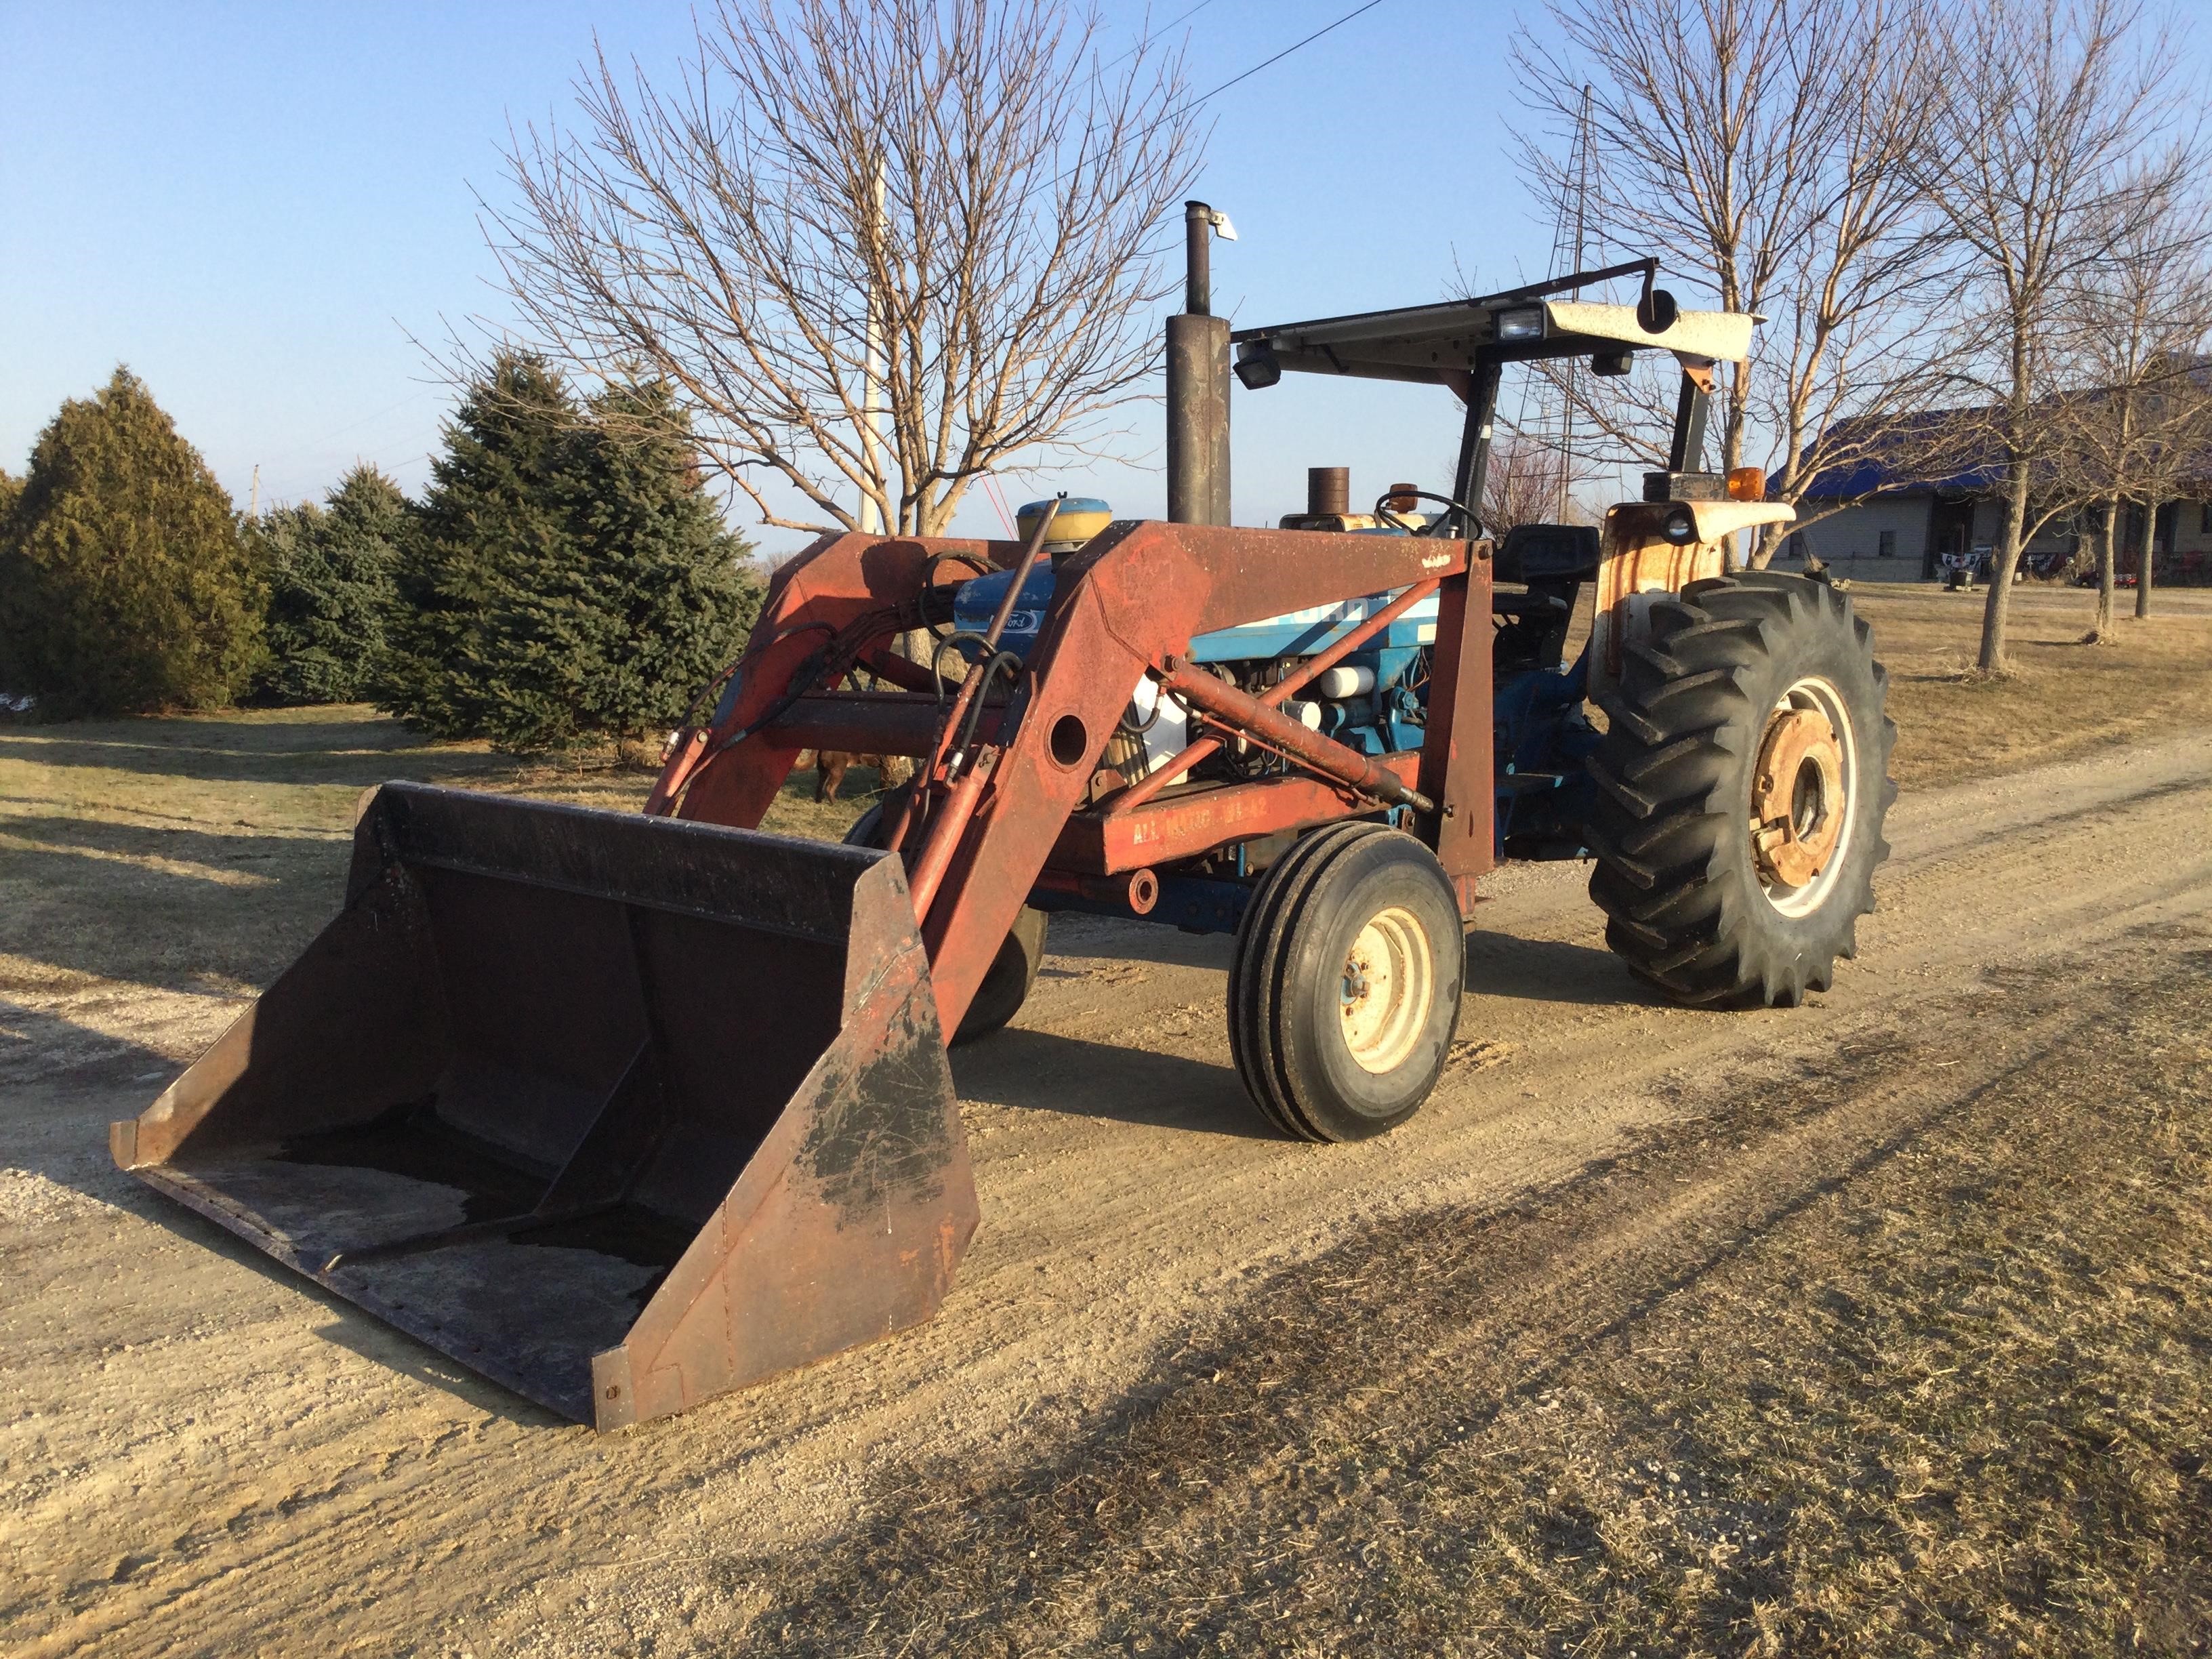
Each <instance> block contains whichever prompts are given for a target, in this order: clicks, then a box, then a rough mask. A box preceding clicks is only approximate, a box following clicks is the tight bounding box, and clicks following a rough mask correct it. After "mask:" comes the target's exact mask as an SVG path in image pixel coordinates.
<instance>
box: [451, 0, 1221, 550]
mask: <svg viewBox="0 0 2212 1659" xmlns="http://www.w3.org/2000/svg"><path fill="white" fill-rule="evenodd" d="M696 42H697V57H696V60H695V61H693V62H690V63H689V64H686V65H685V66H684V69H683V70H682V73H681V76H680V77H679V79H678V82H677V83H676V84H675V85H673V86H672V87H669V88H656V87H655V86H654V85H653V83H652V82H651V81H650V80H648V78H647V76H646V74H645V72H644V71H643V70H639V69H635V68H633V69H632V70H630V72H629V74H628V75H627V76H618V75H617V71H616V70H615V69H614V67H613V66H612V65H611V64H609V63H608V61H607V59H606V58H605V54H604V53H601V54H600V55H599V56H598V57H597V58H596V59H595V60H594V61H593V62H592V63H591V64H587V65H586V69H585V71H584V74H583V76H582V77H581V78H580V81H579V82H578V86H577V102H578V107H579V110H580V114H581V117H582V121H581V130H580V131H575V132H572V131H563V130H559V129H550V128H549V129H547V130H544V131H540V130H538V129H537V128H534V127H533V128H531V129H528V130H527V131H526V132H524V133H522V134H519V135H517V137H516V138H515V140H514V142H513V147H512V149H511V151H510V155H509V164H510V173H511V176H512V179H513V185H514V188H515V193H516V200H515V204H514V205H513V207H512V208H509V209H505V210H492V209H489V208H488V209H487V210H486V211H487V216H488V221H489V223H488V234H489V235H490V237H491V239H492V240H493V244H494V246H495V251H496V252H497V255H498V257H499V259H500V263H501V270H502V271H503V272H504V274H505V281H506V287H507V290H508V292H509V293H510V294H511V295H512V296H513V300H514V301H515V305H516V307H517V310H518V312H519V313H520V318H521V319H522V326H523V328H524V330H525V331H526V332H527V333H528V334H530V335H532V337H534V340H535V342H536V343H537V344H538V346H539V347H540V348H541V349H544V350H545V351H547V352H548V353H549V354H550V355H551V356H555V357H556V358H558V359H560V360H562V361H563V362H568V363H569V364H571V365H573V366H574V367H576V368H580V369H581V370H583V371H584V372H586V373H587V374H608V373H611V372H614V371H616V370H617V369H623V370H628V371H629V372H633V373H635V372H636V371H637V369H638V368H641V367H642V368H644V369H645V370H646V371H647V372H649V373H651V374H655V375H658V376H659V377H662V378H665V380H668V381H670V382H671V384H673V385H674V386H678V387H679V388H680V389H681V391H682V392H683V394H684V398H685V399H686V401H687V402H688V403H689V404H690V406H691V408H692V410H693V411H694V416H695V420H696V424H697V428H698V431H699V434H700V437H701V439H702V441H703V443H704V444H705V446H706V447H707V449H708V453H709V454H710V455H711V456H712V457H713V459H714V460H715V462H716V463H717V464H718V465H720V467H721V468H722V469H723V470H724V471H726V473H727V475H728V476H729V477H731V478H732V480H733V481H734V482H735V483H736V484H737V485H738V488H740V489H743V490H744V492H745V493H746V494H747V495H750V498H751V500H752V501H753V503H754V505H755V506H756V507H757V509H758V511H759V513H760V518H761V521H762V522H763V523H765V524H771V525H780V526H787V527H789V528H793V529H805V530H817V531H818V530H825V529H832V528H841V527H842V528H847V529H851V528H857V527H861V526H862V524H863V521H864V519H866V517H868V516H869V509H872V512H873V513H874V514H875V515H879V516H878V522H880V523H881V524H883V525H884V526H889V527H893V528H896V530H898V531H900V532H905V533H910V534H923V535H929V534H935V533H938V532H940V531H941V530H942V529H943V528H944V526H945V524H946V523H947V521H948V520H950V519H951V516H952V513H953V511H954V509H955V508H956V507H957V506H958V504H959V501H960V499H961V496H962V495H963V492H964V491H965V490H966V489H968V487H969V485H970V484H971V483H973V482H974V481H975V479H976V478H977V477H980V476H981V475H982V474H984V473H986V472H988V471H992V470H993V469H994V468H998V467H1001V466H1004V465H1006V464H1007V462H1008V460H1009V459H1010V458H1012V457H1013V456H1014V455H1016V454H1017V453H1019V452H1021V451H1024V450H1029V449H1034V448H1036V447H1040V446H1054V447H1060V448H1061V449H1063V450H1067V449H1074V450H1083V449H1085V448H1087V447H1096V446H1097V445H1100V444H1102V443H1103V442H1104V441H1106V440H1107V438H1108V437H1109V435H1110V434H1109V427H1108V426H1107V424H1106V423H1105V422H1104V420H1103V416H1106V414H1107V412H1108V411H1109V410H1112V409H1114V408H1115V406H1116V405H1118V404H1121V403H1124V402H1126V401H1127V400H1129V399H1130V398H1134V397H1137V396H1139V395H1142V392H1143V391H1144V390H1145V383H1146V381H1147V380H1149V378H1150V377H1151V375H1152V372H1153V369H1154V367H1155V365H1156V363H1157V361H1158V351H1157V345H1156V343H1155V341H1154V339H1153V337H1152V301H1154V300H1156V299H1157V298H1158V296H1159V295H1161V294H1162V293H1163V292H1164V288H1163V286H1162V283H1161V281H1160V261H1159V257H1158V256H1159V254H1160V253H1161V252H1162V251H1163V249H1164V246H1166V242H1167V239H1168V237H1169V235H1170V233H1174V232H1178V231H1179V230H1180V220H1179V218H1178V219H1176V220H1173V221H1170V216H1169V210H1170V208H1171V207H1172V206H1173V204H1175V203H1176V202H1177V201H1178V200H1179V199H1180V198H1181V197H1182V194H1183V193H1184V191H1185V189H1186V187H1187V185H1188V181H1189V179H1190V178H1191V177H1192V175H1193V173H1194V167H1195V161H1196V157H1197V155H1198V151H1199V148H1200V134H1199V132H1198V130H1197V129H1196V127H1195V126H1194V121H1193V118H1192V115H1191V113H1190V111H1189V108H1188V100H1186V98H1185V96H1184V94H1183V83H1182V58H1181V54H1180V52H1176V51H1163V50H1159V49H1157V48H1155V47H1154V46H1152V44H1151V43H1150V42H1146V43H1142V44H1140V45H1139V46H1137V47H1136V48H1135V49H1134V50H1133V51H1132V52H1128V53H1127V54H1125V55H1124V56H1123V58H1121V59H1117V60H1115V64H1105V65H1101V64H1099V63H1098V62H1097V56H1098V53H1097V46H1098V42H1099V25H1098V22H1097V19H1096V17H1095V16H1091V15H1084V16H1077V15H1073V14H1072V13H1071V12H1070V11H1069V9H1068V8H1067V7H1066V4H1064V3H1062V0H783V3H780V4H779V3H775V0H719V3H717V4H716V6H715V8H714V11H713V13H712V14H711V16H710V17H709V18H708V20H707V21H705V22H704V23H702V25H701V27H700V29H699V32H698V33H697V36H696ZM1117 65H1118V67H1117ZM885 422H887V424H888V431H885V430H884V423H885ZM779 481H780V483H781V484H783V485H786V486H788V487H789V488H790V489H794V490H796V491H797V492H798V494H799V495H800V496H802V497H803V498H804V499H805V502H806V503H807V504H808V509H807V510H806V511H805V513H804V514H803V515H801V516H791V515H788V514H787V513H785V512H779V511H778V509H777V507H776V506H775V502H774V501H773V500H772V499H771V487H772V486H773V485H774V484H775V483H778V482H779Z"/></svg>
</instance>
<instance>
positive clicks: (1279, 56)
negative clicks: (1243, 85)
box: [1170, 0, 1383, 109]
mask: <svg viewBox="0 0 2212 1659" xmlns="http://www.w3.org/2000/svg"><path fill="white" fill-rule="evenodd" d="M1382 3H1383V0H1367V3H1366V4H1365V5H1364V6H1355V7H1353V8H1352V9H1351V10H1350V11H1348V12H1346V13H1345V14H1344V15H1343V16H1341V17H1340V18H1338V19H1337V20H1336V21H1334V23H1328V24H1325V25H1323V26H1322V27H1320V28H1317V29H1316V30H1315V31H1314V32H1313V33H1311V34H1309V35H1308V36H1306V38H1305V39H1304V40H1300V41H1297V42H1295V43H1294V44H1292V45H1291V46H1285V47H1284V48H1283V49H1282V50H1281V51H1280V52H1277V53H1276V54H1275V55H1274V56H1273V58H1265V59H1262V60H1261V62H1259V63H1257V64H1253V65H1252V67H1251V68H1250V69H1248V70H1245V71H1244V72H1243V74H1242V75H1232V76H1230V77H1229V79H1227V80H1226V81H1224V82H1222V83H1221V84H1220V85H1219V86H1218V87H1216V88H1213V90H1212V91H1211V92H1206V93H1201V94H1199V95H1198V96H1197V97H1195V98H1194V99H1192V100H1190V102H1189V103H1188V104H1186V105H1184V106H1183V107H1184V108H1185V109H1196V108H1197V107H1198V106H1200V104H1202V103H1204V102H1206V100H1207V99H1209V98H1215V97H1218V96H1219V95H1220V94H1223V93H1225V92H1226V91H1228V90H1229V88H1231V87H1233V86H1235V85H1236V84H1237V82H1239V81H1249V80H1250V79H1251V78H1252V77H1253V76H1255V75H1257V74H1258V73H1259V72H1260V71H1261V70H1263V69H1266V68H1267V66H1268V65H1269V64H1279V63H1281V62H1282V61H1283V59H1285V58H1288V57H1289V56H1290V55H1291V53H1292V52H1297V50H1298V49H1299V48H1300V47H1303V46H1311V45H1313V43H1314V42H1315V41H1316V40H1320V39H1321V38H1322V35H1324V34H1327V33H1329V32H1330V31H1331V30H1334V29H1340V28H1342V27H1344V26H1345V25H1346V23H1349V22H1350V21H1352V19H1353V18H1355V17H1357V16H1358V15H1360V13H1362V12H1367V11H1373V10H1374V9H1375V8H1376V7H1377V6H1379V5H1381V4H1382ZM1170 27H1173V26H1172V25H1170Z"/></svg>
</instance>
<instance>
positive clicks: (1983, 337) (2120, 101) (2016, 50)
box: [1915, 0, 2197, 673]
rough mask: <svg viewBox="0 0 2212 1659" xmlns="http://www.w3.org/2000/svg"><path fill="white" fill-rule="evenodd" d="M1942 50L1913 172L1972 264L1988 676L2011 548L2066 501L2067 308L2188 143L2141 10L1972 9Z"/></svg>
mask: <svg viewBox="0 0 2212 1659" xmlns="http://www.w3.org/2000/svg"><path fill="white" fill-rule="evenodd" d="M1942 52H1943V57H1944V59H1945V61H1946V62H1947V64H1948V66H1949V73H1948V76H1946V77H1945V81H1944V87H1943V91H1942V96H1941V97H1940V98H1939V99H1937V100H1936V102H1935V109H1936V118H1935V119H1934V121H1933V122H1932V123H1931V124H1930V125H1929V131H1928V133H1927V135H1926V142H1925V143H1923V145H1922V146H1921V148H1920V150H1919V153H1918V155H1917V159H1916V163H1915V166H1916V171H1917V175H1918V176H1919V178H1920V179H1921V181H1922V184H1923V187H1924V188H1925V190H1926V191H1927V192H1928V195H1929V199H1930V201H1931V202H1932V203H1933V204H1935V206H1936V209H1937V210H1939V211H1940V212H1941V213H1942V216H1943V218H1944V221H1945V222H1946V224H1947V226H1948V228H1949V230H1950V232H1951V234H1953V235H1954V237H1955V238H1956V239H1957V240H1958V242H1959V244H1960V248H1961V251H1962V252H1963V253H1964V255H1965V256H1966V258H1967V260H1968V261H1969V264H1970V272H1971V282H1972V289H1971V294H1972V300H1973V304H1972V307H1971V308H1970V310H1969V311H1968V313H1967V325H1966V327H1965V328H1964V329H1963V330H1962V331H1961V332H1960V339H1961V341H1962V343H1964V344H1965V345H1966V347H1968V348H1969V349H1970V350H1971V352H1972V356H1974V358H1976V359H1977V360H1978V365H1979V368H1978V375H1977V378H1978V381H1979V383H1980V385H1981V386H1983V388H1984V393H1985V396H1986V399H1987V409H1986V421H1985V428H1986V430H1985V445H1984V447H1985V449H1986V452H1987V453H1988V455H1989V457H1990V460H1991V461H1992V463H1993V465H1994V466H1995V470H1996V473H1997V476H1998V477H1999V478H2000V480H2001V483H2002V490H2003V500H2004V530H2003V533H2002V539H2001V541H2000V543H1999V544H1998V547H1997V549H1996V560H1995V568H1994V570H1993V572H1992V578H1991V580H1990V588H1989V598H1988V601H1987V603H1986V605H1985V607H1984V611H1983V617H1982V638H1981V649H1980V653H1979V656H1978V662H1979V665H1980V667H1981V669H1982V671H1984V672H1986V673H1995V672H2000V671H2002V670H2003V668H2004V666H2005V628H2006V620H2007V617H2008V611H2009V606H2010V602H2011V596H2012V580H2013V573H2014V571H2015V569H2016V568H2018V566H2019V563H2020V556H2021V549H2022V548H2023V547H2024V546H2025V545H2026V544H2027V542H2028V540H2029V539H2030V538H2032V537H2033V534H2034V533H2035V532H2036V531H2037V529H2039V527H2040V525H2041V524H2042V523H2047V522H2049V521H2050V520H2051V519H2052V518H2054V517H2056V516H2057V515H2058V514H2059V513H2063V512H2067V511H2069V510H2071V509H2072V508H2073V507H2074V506H2075V505H2076V504H2077V503H2078V498H2076V497H2074V496H2072V495H2071V494H2070V492H2069V491H2068V490H2067V489H2063V488H2062V487H2057V486H2058V485H2059V483H2060V481H2061V480H2062V478H2063V476H2064V472H2065V460H2066V457H2065V454H2064V449H2065V446H2066V445H2067V443H2068V442H2069V441H2070V439H2071V436H2072V433H2071V430H2070V423H2069V422H2068V421H2066V420H2065V419H2063V418H2059V417H2058V416H2057V413H2056V410H2057V397H2058V394H2059V393H2060V392H2062V391H2063V390H2064V389H2065V385H2066V381H2067V379H2068V377H2069V373H2070V369H2071V362H2070V359H2071V356H2072V347H2073V346H2074V344H2075V342H2074V341H2073V340H2072V339H2071V338H2070V337H2069V334H2068V332H2067V331H2066V330H2065V329H2064V328H2063V320H2064V319H2063V311H2064V307H2065V305H2066V303H2067V301H2068V299H2069V295H2071V294H2072V292H2073V291H2074V290H2075V289H2076V288H2077V287H2078V285H2079V283H2080V282H2081V278H2082V276H2083V275H2084V274H2085V273H2087V272H2088V271H2091V270H2093V269H2094V268H2095V267H2096V265H2097V264H2100V262H2102V261H2105V260H2107V259H2109V258H2112V254H2113V252H2114V250H2116V249H2118V248H2120V247H2122V246H2146V247H2151V248H2155V246H2157V243H2158V230H2159V227H2160V226H2161V225H2162V224H2165V223H2166V222H2167V220H2168V216H2169V215H2170V214H2171V213H2172V210H2173V208H2174V206H2175V205H2176V204H2177V202H2178V200H2179V197H2180V193H2181V191H2182V190H2183V188H2184V186H2185V184H2186V182H2187V180H2188V178H2189V174H2190V172H2191V168H2192V167H2194V166H2195V165H2196V161H2197V156H2196V154H2195V152H2196V149H2197V146H2196V143H2195V137H2194V134H2193V133H2192V134H2188V135H2182V134H2178V133H2177V131H2176V127H2175V122H2174V118H2173V116H2172V106H2173V103H2174V101H2175V100H2173V99H2172V97H2171V96H2170V95H2169V94H2170V91H2171V85H2170V83H2171V81H2172V71H2171V67H2170V66H2171V65H2172V63H2173V62H2174V61H2175V59H2174V55H2173V52H2172V42H2171V41H2170V40H2167V39H2166V37H2165V36H2164V35H2163V34H2162V33H2159V32H2156V31H2147V30H2145V29H2144V27H2143V26H2142V7H2141V5H2140V4H2139V3H2137V0H1974V3H1972V4H1970V5H1963V6H1961V7H1960V8H1958V9H1956V10H1955V11H1954V12H1953V13H1951V14H1950V15H1947V16H1946V17H1945V18H1944V20H1943V24H1942Z"/></svg>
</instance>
